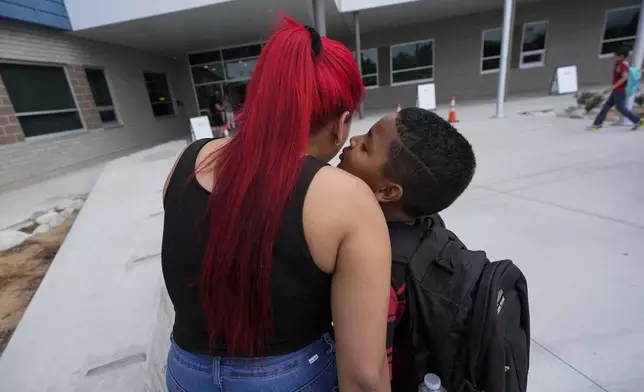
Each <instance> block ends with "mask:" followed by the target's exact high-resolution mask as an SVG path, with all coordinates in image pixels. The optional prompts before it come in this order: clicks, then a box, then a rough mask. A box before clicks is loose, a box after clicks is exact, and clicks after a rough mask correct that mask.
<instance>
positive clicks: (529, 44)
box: [520, 22, 548, 68]
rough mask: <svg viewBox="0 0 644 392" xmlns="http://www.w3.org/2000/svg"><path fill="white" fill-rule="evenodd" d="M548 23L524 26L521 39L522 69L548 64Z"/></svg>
mask: <svg viewBox="0 0 644 392" xmlns="http://www.w3.org/2000/svg"><path fill="white" fill-rule="evenodd" d="M547 34H548V22H533V23H526V24H524V25H523V34H522V38H521V63H520V67H521V68H534V67H542V66H543V65H544V64H545V63H546V37H547Z"/></svg>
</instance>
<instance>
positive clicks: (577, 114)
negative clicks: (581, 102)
mask: <svg viewBox="0 0 644 392" xmlns="http://www.w3.org/2000/svg"><path fill="white" fill-rule="evenodd" d="M568 116H569V117H570V118H577V119H583V118H585V117H586V111H585V110H584V109H582V108H575V109H574V110H572V111H570V112H569V113H568Z"/></svg>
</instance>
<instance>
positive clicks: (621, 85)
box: [593, 46, 642, 131]
mask: <svg viewBox="0 0 644 392" xmlns="http://www.w3.org/2000/svg"><path fill="white" fill-rule="evenodd" d="M628 52H629V51H628V48H626V47H624V46H621V47H618V48H617V50H615V56H614V64H613V85H612V86H611V88H610V89H608V90H607V91H606V92H607V93H609V94H610V95H609V96H608V99H607V100H606V103H604V107H602V110H601V111H600V112H599V114H598V115H597V117H596V118H595V122H594V123H593V129H595V130H597V131H599V130H600V129H601V127H602V124H603V123H604V120H605V119H606V115H608V112H609V111H610V110H611V109H612V108H613V106H616V107H617V110H618V111H619V112H620V113H621V114H622V115H623V116H624V117H626V118H628V119H629V120H631V121H632V122H633V124H634V125H633V128H631V129H632V130H633V131H635V130H637V129H638V128H639V127H640V126H642V122H641V121H640V118H639V117H638V116H637V115H636V114H635V113H633V112H632V111H631V110H629V109H628V108H627V107H626V84H627V82H628V68H629V65H628V61H627V60H628Z"/></svg>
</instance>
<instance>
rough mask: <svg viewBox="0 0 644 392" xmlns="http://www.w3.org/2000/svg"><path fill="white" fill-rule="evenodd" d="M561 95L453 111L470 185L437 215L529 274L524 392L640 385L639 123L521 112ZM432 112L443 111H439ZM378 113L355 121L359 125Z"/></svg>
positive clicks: (643, 264)
mask: <svg viewBox="0 0 644 392" xmlns="http://www.w3.org/2000/svg"><path fill="white" fill-rule="evenodd" d="M571 102H572V97H570V96H568V97H546V98H527V99H518V100H511V101H509V102H508V103H507V104H506V114H507V117H506V118H504V119H490V117H491V115H492V114H493V113H494V103H493V102H487V103H482V104H471V105H470V104H466V105H462V106H461V109H459V112H458V114H459V116H460V120H461V122H460V123H458V124H457V128H459V129H460V130H461V131H462V132H463V133H464V134H465V135H466V136H467V138H468V139H469V140H470V142H471V143H472V144H473V146H474V149H475V152H476V154H477V159H478V170H477V173H476V176H475V178H474V181H473V185H472V186H471V187H470V189H469V190H467V191H466V192H465V194H464V195H463V197H461V198H460V199H459V200H458V201H457V202H456V203H455V204H454V205H453V206H452V207H450V208H449V209H448V210H447V211H445V212H444V213H443V214H442V215H443V217H444V219H445V221H446V223H447V225H448V227H449V228H451V229H452V230H453V231H454V232H455V233H456V234H457V235H459V237H460V238H461V239H462V240H463V241H464V242H465V243H466V244H467V245H468V246H469V247H470V248H473V249H484V250H486V251H487V252H488V255H489V256H490V258H492V259H503V258H510V259H512V260H514V261H515V262H516V263H517V264H518V265H519V266H520V267H521V268H522V270H523V271H524V273H525V274H526V276H527V278H528V284H529V289H530V303H531V316H532V320H531V322H532V338H533V344H532V357H531V371H530V385H529V386H530V389H529V390H530V391H533V392H535V391H536V392H550V391H557V392H579V391H585V392H586V391H588V392H600V391H609V392H634V391H641V390H644V373H642V369H644V368H643V367H642V364H644V344H643V343H642V342H644V313H642V306H643V304H644V283H642V282H643V279H642V276H644V241H642V238H644V181H643V180H642V173H644V154H642V150H643V149H644V130H642V131H639V132H629V131H628V128H625V127H610V126H607V127H606V128H604V129H603V130H602V131H601V132H589V131H586V130H584V128H585V127H586V126H587V125H588V124H589V121H585V120H573V119H567V118H556V117H538V116H523V115H519V114H518V113H519V112H522V111H526V110H544V109H550V108H556V107H566V106H569V105H570V104H571ZM438 113H439V114H441V115H444V116H446V114H447V110H446V108H445V107H439V109H438ZM381 114H382V113H380V114H372V115H370V116H369V117H368V118H366V119H365V120H363V121H356V123H355V124H354V127H353V130H352V133H353V134H358V133H362V132H365V131H366V130H367V129H368V128H369V126H370V125H371V124H372V123H373V122H374V121H376V120H377V119H378V118H379V117H380V115H381Z"/></svg>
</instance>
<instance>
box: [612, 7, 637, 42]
mask: <svg viewBox="0 0 644 392" xmlns="http://www.w3.org/2000/svg"><path fill="white" fill-rule="evenodd" d="M639 15H640V10H639V7H633V8H625V9H618V10H611V11H608V12H607V13H606V28H605V29H604V40H610V39H615V38H627V37H635V36H636V35H637V23H638V20H639Z"/></svg>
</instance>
